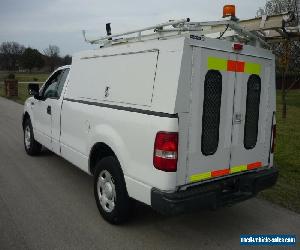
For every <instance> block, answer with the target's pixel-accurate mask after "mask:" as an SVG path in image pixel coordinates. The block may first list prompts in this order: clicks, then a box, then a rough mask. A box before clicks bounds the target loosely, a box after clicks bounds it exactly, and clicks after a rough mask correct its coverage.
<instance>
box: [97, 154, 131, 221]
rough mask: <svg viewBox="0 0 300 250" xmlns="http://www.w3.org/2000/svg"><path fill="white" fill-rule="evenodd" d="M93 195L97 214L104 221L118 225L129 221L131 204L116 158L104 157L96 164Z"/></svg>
mask: <svg viewBox="0 0 300 250" xmlns="http://www.w3.org/2000/svg"><path fill="white" fill-rule="evenodd" d="M94 195H95V199H96V203H97V207H98V209H99V212H100V214H101V215H102V217H103V218H104V219H105V220H106V221H108V222H109V223H111V224H115V225H118V224H122V223H124V222H126V221H127V220H128V219H129V217H130V215H131V209H132V203H133V202H132V200H131V199H130V198H129V196H128V193H127V189H126V184H125V180H124V175H123V172H122V169H121V166H120V163H119V161H118V160H117V159H116V157H114V156H109V157H105V158H103V159H102V160H100V161H99V162H98V163H97V164H96V171H95V175H94Z"/></svg>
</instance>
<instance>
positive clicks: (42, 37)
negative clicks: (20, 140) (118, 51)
mask: <svg viewBox="0 0 300 250" xmlns="http://www.w3.org/2000/svg"><path fill="white" fill-rule="evenodd" d="M265 2H266V0H240V1H237V0H231V1H228V0H227V1H226V0H225V1H224V0H209V1H203V0H147V1H143V0H118V1H117V0H107V1H103V0H85V1H84V0H0V43H1V42H4V41H16V42H19V43H20V44H23V45H24V46H26V47H28V46H30V47H32V48H36V49H38V50H40V51H41V52H43V50H44V49H45V48H46V47H48V46H49V44H51V45H57V46H59V48H60V51H61V55H62V56H64V55H66V54H70V55H72V54H73V53H74V52H77V51H80V50H84V49H90V48H93V47H92V46H91V45H89V44H87V43H86V42H84V40H83V36H82V32H81V31H82V30H86V31H87V37H88V38H95V37H99V36H102V35H105V32H106V31H105V24H106V23H108V22H110V23H111V26H112V32H113V33H119V32H125V31H129V30H133V29H137V28H143V27H146V26H151V25H154V24H158V23H162V22H166V21H168V20H171V19H181V18H187V17H189V18H191V21H216V20H220V19H221V16H222V7H223V6H224V5H225V4H235V5H236V8H237V16H238V17H239V18H240V19H246V18H252V17H255V15H256V11H257V10H258V8H259V7H263V6H264V5H265Z"/></svg>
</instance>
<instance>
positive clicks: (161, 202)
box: [151, 167, 278, 214]
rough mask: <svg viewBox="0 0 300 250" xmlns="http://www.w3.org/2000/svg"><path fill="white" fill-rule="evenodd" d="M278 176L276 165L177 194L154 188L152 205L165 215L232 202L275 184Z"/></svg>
mask: <svg viewBox="0 0 300 250" xmlns="http://www.w3.org/2000/svg"><path fill="white" fill-rule="evenodd" d="M277 177H278V170H277V169H276V168H275V167H272V168H269V169H265V170H260V171H257V172H250V173H244V174H242V175H237V176H232V177H228V178H226V179H219V180H215V181H211V182H208V183H203V184H200V185H198V186H193V187H190V188H188V189H187V190H184V191H178V192H174V193H167V192H162V191H160V190H158V189H155V188H153V189H152V190H151V206H152V207H153V209H155V210H156V211H158V212H160V213H162V214H179V213H183V212H187V211H193V210H196V209H200V208H212V209H216V208H218V207H222V206H227V205H231V204H234V203H237V202H240V201H243V200H247V199H249V198H251V197H253V196H255V195H256V194H257V193H258V192H260V191H262V190H264V189H266V188H269V187H271V186H273V185H274V184H275V183H276V181H277Z"/></svg>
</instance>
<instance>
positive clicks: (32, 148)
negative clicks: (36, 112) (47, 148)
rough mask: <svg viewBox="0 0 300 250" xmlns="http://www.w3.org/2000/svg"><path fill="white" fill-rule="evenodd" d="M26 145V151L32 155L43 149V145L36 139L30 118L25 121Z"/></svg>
mask: <svg viewBox="0 0 300 250" xmlns="http://www.w3.org/2000/svg"><path fill="white" fill-rule="evenodd" d="M24 147H25V151H26V153H27V154H29V155H31V156H33V155H37V154H39V153H40V152H41V150H42V145H41V144H39V143H38V142H37V141H36V140H35V139H34V135H33V129H32V125H31V121H30V119H26V121H25V122H24Z"/></svg>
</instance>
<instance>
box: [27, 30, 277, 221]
mask: <svg viewBox="0 0 300 250" xmlns="http://www.w3.org/2000/svg"><path fill="white" fill-rule="evenodd" d="M274 70H275V60H274V55H273V54H272V53H271V52H270V51H268V50H265V49H262V48H258V47H253V46H250V45H244V44H240V43H233V42H230V41H225V40H218V39H212V38H207V37H204V36H201V37H200V36H195V35H190V34H178V35H174V36H170V37H166V38H164V39H148V40H145V41H137V42H127V43H122V42H116V44H112V45H111V46H105V47H103V48H99V49H96V50H89V51H84V52H80V53H77V54H75V55H74V56H73V62H72V66H65V67H61V68H59V69H57V70H56V71H55V72H54V73H53V74H52V75H51V76H50V77H49V79H48V80H47V81H46V82H45V84H44V85H43V86H42V87H41V88H40V89H39V86H38V85H35V84H31V85H30V86H29V91H30V93H31V94H32V95H33V97H30V98H29V99H28V100H27V101H26V103H25V109H24V115H23V129H24V145H25V150H26V152H27V153H28V154H29V155H36V154H38V153H39V152H40V151H41V148H42V146H44V147H46V148H48V149H49V150H51V151H53V152H54V153H56V154H57V155H59V156H61V157H63V158H65V159H66V160H68V161H70V162H71V163H73V164H74V165H75V166H77V167H79V168H80V169H82V170H83V171H85V172H87V173H89V174H90V175H93V176H94V192H95V199H96V203H97V206H98V208H99V211H100V213H101V214H102V216H103V217H104V218H105V219H106V220H108V221H109V222H111V223H115V224H118V223H121V222H124V221H125V220H126V219H127V218H128V215H129V214H130V212H131V211H132V206H131V205H132V202H133V200H138V201H140V202H143V203H145V204H148V205H150V206H152V207H153V208H154V209H155V210H157V211H160V212H162V213H164V214H178V213H181V212H184V211H188V210H195V209H199V208H202V207H210V208H217V207H220V206H224V205H228V204H232V203H235V202H239V201H242V200H245V199H248V198H250V197H253V196H254V195H256V194H257V193H258V192H259V191H261V190H263V189H265V188H268V187H270V186H272V185H274V184H275V182H276V180H277V175H278V172H277V170H276V168H275V167H274V164H273V153H274V142H275V71H274Z"/></svg>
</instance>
